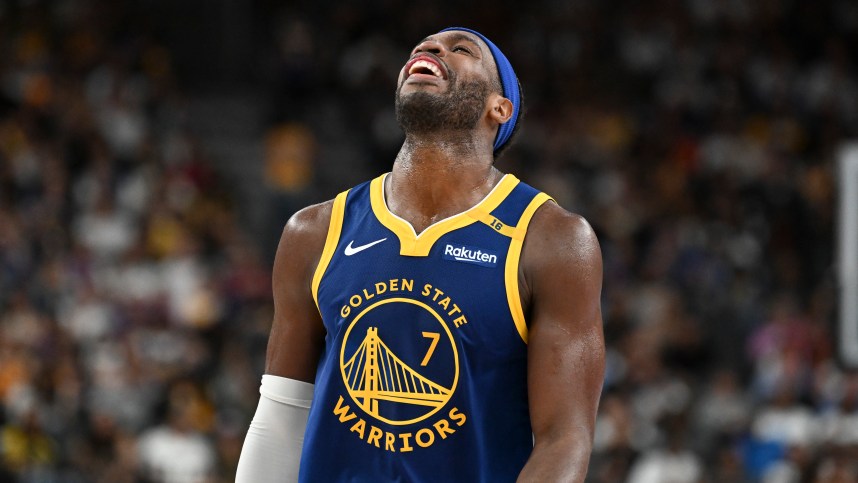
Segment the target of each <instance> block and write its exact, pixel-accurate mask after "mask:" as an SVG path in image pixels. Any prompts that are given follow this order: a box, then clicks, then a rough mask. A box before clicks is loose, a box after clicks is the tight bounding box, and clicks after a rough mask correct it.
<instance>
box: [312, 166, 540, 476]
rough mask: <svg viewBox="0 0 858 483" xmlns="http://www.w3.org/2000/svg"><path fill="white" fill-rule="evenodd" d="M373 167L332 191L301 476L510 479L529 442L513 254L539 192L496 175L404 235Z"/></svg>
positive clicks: (317, 293)
mask: <svg viewBox="0 0 858 483" xmlns="http://www.w3.org/2000/svg"><path fill="white" fill-rule="evenodd" d="M385 176H386V175H383V176H380V177H379V178H376V179H375V180H373V181H371V182H367V183H364V184H362V185H360V186H357V187H355V188H353V189H351V190H349V191H347V192H344V193H341V194H340V195H339V196H337V197H336V199H335V200H334V205H333V210H332V215H331V222H330V227H329V229H328V236H327V240H326V242H325V247H324V249H323V253H322V257H321V260H320V262H319V266H318V268H317V270H316V273H315V276H314V277H313V282H312V291H313V296H314V298H315V300H316V303H317V305H318V308H319V311H320V313H321V315H322V320H323V322H324V324H325V328H326V329H327V336H326V339H325V349H324V353H323V355H322V358H321V360H320V362H319V366H318V370H317V374H316V381H315V384H316V386H315V396H314V399H313V404H312V407H311V408H310V417H309V421H308V424H307V431H306V436H305V439H304V449H303V455H302V460H301V468H300V481H302V482H346V481H347V482H388V481H390V482H393V481H396V482H400V481H401V482H468V483H473V482H492V483H496V482H504V481H515V479H516V478H517V476H518V474H519V472H520V471H521V469H522V467H523V466H524V464H525V462H526V460H527V458H528V457H529V455H530V452H531V450H532V448H533V439H532V432H531V427H530V417H529V413H528V404H527V324H526V322H525V319H524V314H523V312H522V306H521V300H520V297H519V289H518V264H519V258H520V256H521V249H522V244H523V242H524V236H525V233H526V231H527V226H528V223H529V222H530V219H531V217H532V216H533V214H534V212H535V211H536V209H537V208H538V207H539V206H540V205H541V204H542V203H544V202H545V201H546V200H548V199H550V198H549V197H548V196H547V195H545V194H543V193H539V192H538V191H537V190H535V189H533V188H531V187H530V186H527V185H526V184H524V183H521V182H520V181H519V180H518V179H516V178H515V177H514V176H512V175H506V176H504V178H503V179H502V180H501V181H500V182H499V183H498V184H497V185H496V186H495V188H494V189H493V190H492V191H491V193H490V194H489V195H488V196H486V198H485V199H483V200H482V201H481V202H480V203H479V204H477V205H476V206H474V207H473V208H471V209H470V210H468V211H466V212H463V213H460V214H458V215H456V216H453V217H451V218H447V219H445V220H443V221H440V222H438V223H436V224H434V225H432V226H430V227H428V228H427V229H426V230H424V231H423V232H422V233H420V235H416V234H415V232H414V230H413V228H412V227H411V225H410V224H408V222H406V221H404V220H402V219H401V218H399V217H397V216H396V215H394V214H393V213H391V212H390V210H389V209H388V208H387V204H386V202H385V198H384V178H385Z"/></svg>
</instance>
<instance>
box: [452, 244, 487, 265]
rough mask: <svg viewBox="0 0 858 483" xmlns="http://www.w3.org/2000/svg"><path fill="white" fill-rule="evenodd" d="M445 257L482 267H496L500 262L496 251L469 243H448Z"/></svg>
mask: <svg viewBox="0 0 858 483" xmlns="http://www.w3.org/2000/svg"><path fill="white" fill-rule="evenodd" d="M444 258H445V259H447V260H455V261H457V262H465V263H473V264H475V265H480V266H482V267H495V266H497V264H498V256H497V255H496V254H495V253H492V252H490V251H488V250H482V249H480V248H475V247H469V246H467V245H459V246H455V245H450V244H447V246H445V247H444Z"/></svg>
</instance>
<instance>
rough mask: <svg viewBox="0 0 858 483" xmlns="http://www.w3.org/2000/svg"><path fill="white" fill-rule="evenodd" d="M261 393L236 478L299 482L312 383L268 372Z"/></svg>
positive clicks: (242, 482) (252, 482) (240, 481)
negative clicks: (299, 466)
mask: <svg viewBox="0 0 858 483" xmlns="http://www.w3.org/2000/svg"><path fill="white" fill-rule="evenodd" d="M259 393H260V394H261V395H262V396H261V397H260V398H259V406H257V408H256V414H255V415H254V416H253V421H251V423H250V429H248V431H247V437H246V438H245V439H244V446H242V448H241V457H240V458H239V460H238V470H237V471H236V475H235V481H236V483H293V482H297V481H298V465H299V464H300V462H301V448H302V446H303V445H304V430H305V429H306V427H307V417H308V415H309V413H310V403H311V402H312V401H313V385H312V384H309V383H306V382H302V381H296V380H295V379H287V378H285V377H279V376H272V375H269V374H266V375H264V376H262V385H261V386H260V387H259Z"/></svg>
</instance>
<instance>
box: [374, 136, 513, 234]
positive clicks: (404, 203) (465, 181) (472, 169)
mask: <svg viewBox="0 0 858 483" xmlns="http://www.w3.org/2000/svg"><path fill="white" fill-rule="evenodd" d="M423 141H424V142H419V141H418V142H415V141H414V140H409V139H406V142H405V144H403V146H402V149H400V151H399V154H398V155H397V157H396V162H394V164H393V170H392V171H391V174H390V176H388V179H387V183H386V186H385V194H386V197H387V204H388V207H389V208H390V210H391V211H392V212H393V213H395V214H396V215H397V216H399V217H400V218H403V219H405V220H407V221H408V222H409V223H411V225H412V226H413V227H414V230H415V231H417V232H418V233H420V232H421V231H422V230H424V229H425V228H426V227H428V226H429V225H431V224H433V223H435V222H437V221H440V220H442V219H444V218H447V217H450V216H453V215H456V214H458V213H461V212H463V211H466V210H468V209H469V208H471V207H472V206H474V205H476V204H477V203H479V202H480V201H481V200H482V199H483V198H485V197H486V195H488V193H489V192H490V191H491V190H492V188H493V187H494V186H495V185H496V184H497V183H498V181H499V180H500V179H501V178H502V177H503V174H502V173H500V172H499V171H498V170H497V169H495V168H494V166H493V165H492V163H493V161H494V157H493V155H492V153H491V150H490V147H489V151H488V152H485V151H486V150H485V147H482V148H481V152H477V151H475V149H474V146H473V144H472V143H469V142H465V143H458V142H456V141H449V140H448V141H444V142H439V143H430V142H425V140H423Z"/></svg>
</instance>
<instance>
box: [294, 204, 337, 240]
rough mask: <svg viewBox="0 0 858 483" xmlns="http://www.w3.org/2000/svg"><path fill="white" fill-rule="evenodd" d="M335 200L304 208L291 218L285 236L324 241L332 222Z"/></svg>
mask: <svg viewBox="0 0 858 483" xmlns="http://www.w3.org/2000/svg"><path fill="white" fill-rule="evenodd" d="M333 206H334V200H328V201H325V202H324V203H319V204H316V205H311V206H308V207H306V208H302V209H301V210H299V211H297V212H296V213H295V214H294V215H292V216H291V217H290V218H289V221H288V222H286V226H285V227H284V228H283V235H284V236H289V237H294V238H306V239H313V238H319V237H321V238H322V240H324V238H325V236H326V234H327V232H328V224H329V223H330V222H331V211H332V209H333Z"/></svg>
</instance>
